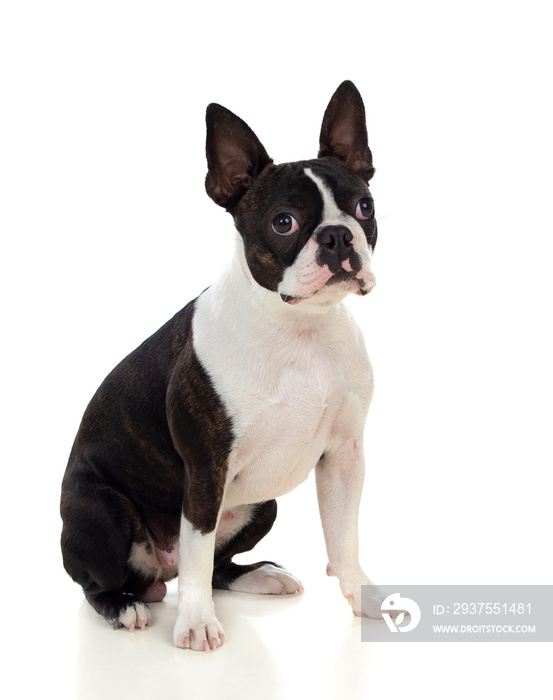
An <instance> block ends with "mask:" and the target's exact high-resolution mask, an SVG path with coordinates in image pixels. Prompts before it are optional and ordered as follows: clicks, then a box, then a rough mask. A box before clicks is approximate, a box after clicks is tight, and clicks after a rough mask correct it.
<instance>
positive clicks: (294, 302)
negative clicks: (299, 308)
mask: <svg viewBox="0 0 553 700" xmlns="http://www.w3.org/2000/svg"><path fill="white" fill-rule="evenodd" d="M300 301H301V299H290V301H289V302H288V303H289V304H290V306H292V305H293V304H299V303H300Z"/></svg>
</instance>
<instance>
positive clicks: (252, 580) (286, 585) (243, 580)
mask: <svg viewBox="0 0 553 700" xmlns="http://www.w3.org/2000/svg"><path fill="white" fill-rule="evenodd" d="M229 589H230V590H231V591H241V592H242V593H261V594H268V595H286V594H288V593H303V586H302V585H301V581H300V580H299V579H297V578H296V577H295V576H294V574H293V573H292V572H290V571H288V570H287V569H282V568H280V567H279V566H274V565H273V564H263V566H260V567H259V568H258V569H254V570H253V571H250V572H249V573H247V574H243V575H242V576H239V577H238V578H237V579H236V581H233V583H231V584H230V586H229Z"/></svg>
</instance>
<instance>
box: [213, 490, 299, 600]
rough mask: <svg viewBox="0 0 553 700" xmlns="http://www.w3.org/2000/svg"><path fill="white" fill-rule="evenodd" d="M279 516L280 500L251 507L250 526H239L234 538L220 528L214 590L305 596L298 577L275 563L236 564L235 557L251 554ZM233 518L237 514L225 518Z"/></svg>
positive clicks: (237, 514) (229, 513) (233, 534)
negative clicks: (278, 506)
mask: <svg viewBox="0 0 553 700" xmlns="http://www.w3.org/2000/svg"><path fill="white" fill-rule="evenodd" d="M241 508H244V507H243V506H242V507H239V508H238V509H236V510H237V512H236V517H237V519H239V518H240V515H241V514H242V513H241V512H240V511H241ZM276 514H277V505H276V501H274V500H272V501H266V502H265V503H259V504H256V505H254V506H251V511H250V513H249V514H248V515H249V517H248V518H247V519H246V523H245V524H244V525H242V526H241V527H238V528H237V529H236V531H235V532H234V533H232V534H231V536H230V537H228V536H227V538H225V536H224V532H225V528H224V527H221V526H220V527H219V533H221V531H222V533H221V534H219V533H218V540H219V542H220V544H219V545H218V547H217V549H216V551H215V567H214V571H213V588H222V589H227V590H231V591H241V592H243V593H261V594H272V595H285V594H287V593H303V586H302V585H301V582H300V581H299V579H297V578H296V577H295V576H294V574H292V573H291V572H290V571H288V570H287V569H285V568H284V567H282V566H280V565H279V564H275V563H274V562H272V561H260V562H257V563H255V564H235V563H234V562H233V561H232V557H233V556H234V555H235V554H239V553H241V552H248V551H249V550H250V549H252V548H253V547H254V546H255V545H256V544H257V543H258V542H259V540H261V539H262V538H263V537H264V536H265V535H266V534H267V533H268V532H269V530H270V529H271V527H272V525H273V523H274V521H275V518H276ZM225 517H227V518H233V517H234V513H233V512H232V510H231V511H228V514H223V525H224V519H225Z"/></svg>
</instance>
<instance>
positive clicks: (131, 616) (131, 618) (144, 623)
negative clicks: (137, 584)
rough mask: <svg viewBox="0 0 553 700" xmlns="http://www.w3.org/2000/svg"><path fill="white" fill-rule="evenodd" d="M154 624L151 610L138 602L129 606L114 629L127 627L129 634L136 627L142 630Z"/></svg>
mask: <svg viewBox="0 0 553 700" xmlns="http://www.w3.org/2000/svg"><path fill="white" fill-rule="evenodd" d="M151 622H152V616H151V614H150V608H149V607H148V606H147V605H146V604H145V603H141V602H140V601H136V602H135V603H132V604H131V605H128V606H127V607H126V608H125V609H124V610H123V611H122V612H121V613H120V614H119V617H118V619H117V620H115V622H114V623H113V629H114V630H116V629H118V628H119V627H126V628H127V629H128V630H129V632H132V631H133V630H134V629H135V628H136V627H139V628H140V629H141V630H143V629H145V628H146V627H149V626H150V624H151Z"/></svg>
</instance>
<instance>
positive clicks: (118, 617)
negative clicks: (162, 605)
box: [86, 591, 152, 632]
mask: <svg viewBox="0 0 553 700" xmlns="http://www.w3.org/2000/svg"><path fill="white" fill-rule="evenodd" d="M86 598H87V600H88V602H89V603H90V604H91V605H92V607H93V608H94V610H96V612H98V613H99V614H100V615H102V616H103V617H104V618H105V619H106V620H107V621H108V622H109V623H110V625H112V627H113V629H114V630H116V629H119V628H120V627H126V628H127V629H128V630H129V631H130V632H132V631H133V630H135V629H137V628H139V629H141V630H143V629H146V627H149V626H150V624H151V622H152V615H151V613H150V608H149V607H148V606H147V605H146V603H144V602H142V601H141V600H138V599H137V598H135V596H134V595H130V594H128V593H120V592H118V591H112V592H107V593H99V594H96V595H87V596H86Z"/></svg>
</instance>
